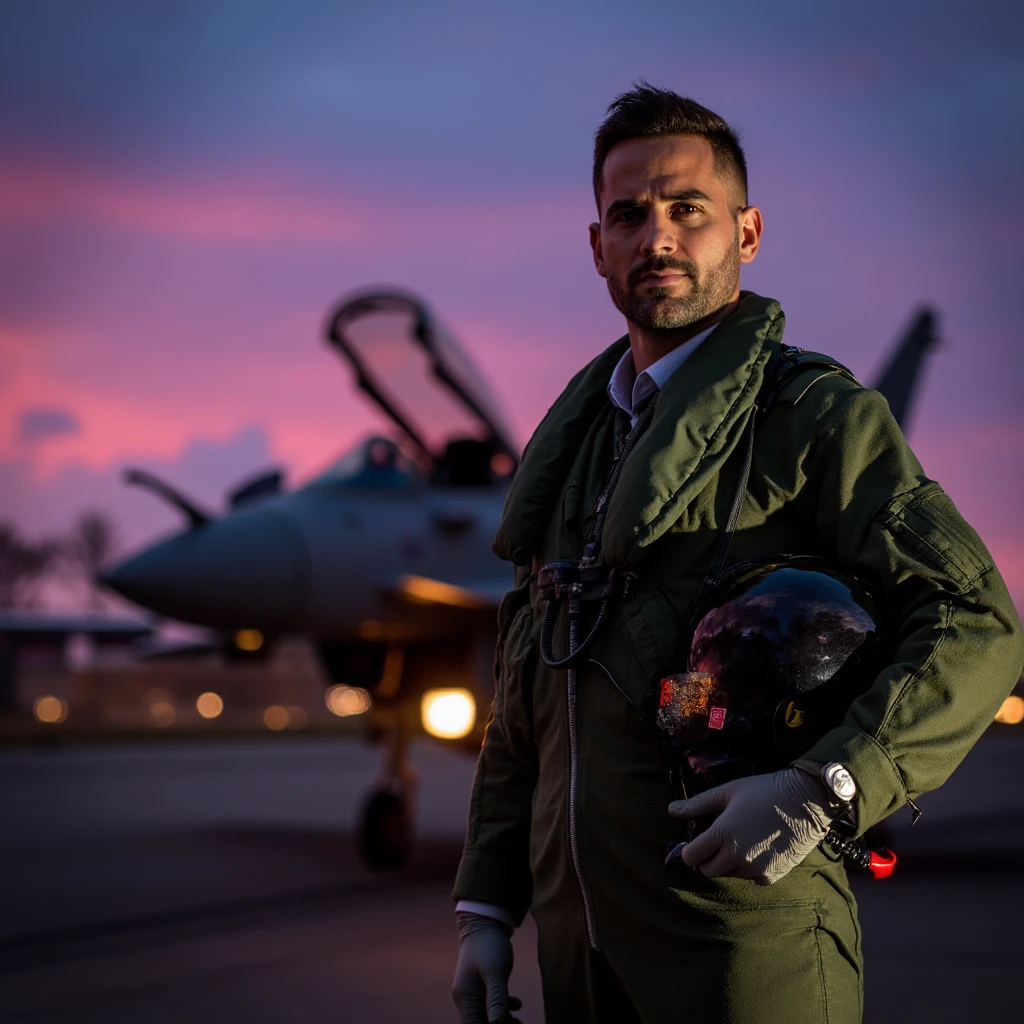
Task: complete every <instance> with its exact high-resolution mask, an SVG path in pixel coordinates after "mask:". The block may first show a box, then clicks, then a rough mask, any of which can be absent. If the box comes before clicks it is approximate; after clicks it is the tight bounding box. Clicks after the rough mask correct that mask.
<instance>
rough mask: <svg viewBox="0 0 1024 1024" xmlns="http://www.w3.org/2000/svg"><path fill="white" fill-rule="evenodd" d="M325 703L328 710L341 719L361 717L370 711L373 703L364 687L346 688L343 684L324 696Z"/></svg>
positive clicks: (331, 689)
mask: <svg viewBox="0 0 1024 1024" xmlns="http://www.w3.org/2000/svg"><path fill="white" fill-rule="evenodd" d="M324 702H325V703H326V704H327V710H328V711H330V712H332V713H333V714H335V715H337V716H338V717H339V718H348V717H350V716H351V715H361V714H363V713H364V712H365V711H369V710H370V705H371V704H372V703H373V701H372V700H371V698H370V695H369V694H368V693H367V692H366V690H364V689H363V688H362V687H359V686H345V685H344V684H343V683H339V684H338V685H337V686H332V687H331V688H330V689H329V690H328V691H327V693H325V694H324Z"/></svg>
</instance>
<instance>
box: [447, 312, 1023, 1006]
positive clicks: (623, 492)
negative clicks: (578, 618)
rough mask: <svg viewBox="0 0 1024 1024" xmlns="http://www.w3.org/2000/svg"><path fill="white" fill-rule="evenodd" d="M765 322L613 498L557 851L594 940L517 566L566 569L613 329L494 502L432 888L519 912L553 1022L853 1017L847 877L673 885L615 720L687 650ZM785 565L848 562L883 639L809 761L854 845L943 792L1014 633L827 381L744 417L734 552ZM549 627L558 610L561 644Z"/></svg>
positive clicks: (711, 357) (676, 404)
mask: <svg viewBox="0 0 1024 1024" xmlns="http://www.w3.org/2000/svg"><path fill="white" fill-rule="evenodd" d="M783 323H784V319H783V314H782V310H781V309H780V307H779V305H778V303H776V302H775V301H773V300H770V299H764V298H761V297H759V296H757V295H754V294H751V293H743V294H742V297H741V301H740V304H739V307H738V309H737V310H736V312H735V313H734V314H733V315H732V316H730V317H729V318H728V319H727V320H725V321H723V322H722V323H721V324H720V325H719V326H718V328H717V329H716V330H715V331H714V332H713V333H712V334H711V335H710V336H709V337H708V338H707V340H705V341H704V342H703V343H702V344H701V345H700V347H699V348H698V349H697V350H696V351H695V352H694V353H693V354H692V355H691V356H690V357H689V358H688V360H687V362H686V363H685V364H684V366H683V367H682V368H681V369H680V370H679V371H678V372H676V373H675V374H673V375H672V376H671V377H670V378H669V380H668V381H667V382H666V383H665V386H664V388H663V389H662V391H661V393H660V394H659V396H658V399H657V404H656V407H655V411H654V416H653V419H652V421H651V424H650V427H649V428H648V430H647V431H646V433H645V434H644V435H643V436H642V438H641V440H640V441H639V443H638V444H637V446H636V448H635V449H634V450H633V452H632V454H631V455H630V456H629V458H628V460H627V461H626V463H625V465H624V468H623V471H622V475H621V478H620V480H619V483H618V486H617V487H616V489H615V492H614V494H613V496H612V498H611V501H610V504H609V509H608V515H607V520H606V524H605V529H604V536H603V556H604V559H605V561H606V562H607V563H608V564H610V565H612V566H617V567H628V568H629V569H630V570H632V571H633V572H635V573H636V582H635V586H634V593H635V596H634V597H633V598H632V599H630V600H627V601H623V602H620V603H618V604H616V606H615V607H614V608H613V610H612V614H611V615H610V616H609V619H608V621H607V622H606V624H605V626H604V628H603V630H602V632H601V635H600V636H599V637H598V639H597V641H596V642H595V644H594V647H593V648H592V650H591V651H590V652H589V654H590V657H592V658H593V659H595V660H596V661H597V662H600V663H601V665H602V666H604V668H601V667H598V666H597V665H596V664H593V663H591V662H585V663H584V664H583V665H582V666H581V668H580V670H579V673H578V693H579V697H578V706H577V712H576V729H577V740H578V744H577V746H578V751H579V760H578V765H579V775H578V779H579V783H578V800H577V822H576V825H577V828H576V833H575V834H576V837H577V839H578V851H579V864H580V866H581V870H582V875H583V879H584V882H583V884H584V887H585V889H586V892H587V905H588V907H589V935H590V936H592V938H593V940H594V942H593V944H592V943H591V942H590V940H589V937H588V920H587V917H588V915H587V914H586V912H585V907H584V902H583V900H582V898H581V889H580V886H579V885H578V883H577V878H576V875H575V874H574V865H573V862H572V857H571V852H570V841H569V839H570V826H569V821H568V812H567V804H568V796H569V793H568V783H569V740H568V724H569V723H568V719H567V702H566V681H565V673H564V672H562V671H553V670H551V669H549V668H547V667H546V666H545V665H544V663H543V661H542V660H541V659H540V658H539V656H538V642H539V632H540V621H541V615H542V612H543V599H542V597H541V595H540V593H539V592H538V589H537V586H536V570H537V568H538V566H540V565H542V564H544V563H545V562H547V561H549V560H551V559H554V558H570V559H574V560H575V559H578V558H579V557H580V555H581V554H582V549H583V545H584V543H585V542H586V540H587V538H588V535H589V531H590V529H591V526H592V524H593V508H594V504H595V501H596V498H597V496H598V494H599V493H600V491H601V489H602V487H603V485H604V482H605V478H606V474H607V471H608V467H609V464H610V461H611V458H612V451H613V444H614V443H615V436H616V430H615V411H614V409H613V407H612V405H611V403H610V402H609V400H608V397H607V394H606V390H605V389H606V385H607V383H608V380H609V378H610V376H611V372H612V368H613V367H614V366H615V363H616V362H617V361H618V359H619V357H620V356H621V355H622V353H623V352H624V351H625V349H626V346H627V344H628V342H627V340H626V339H621V340H620V341H618V342H616V343H615V344H614V345H612V346H611V347H610V348H608V349H607V350H606V351H605V352H603V353H602V354H601V355H599V356H598V357H597V358H596V359H594V360H593V361H592V362H591V363H590V364H589V365H588V366H587V367H585V368H584V369H583V370H582V371H581V372H580V373H579V374H577V375H576V377H574V378H573V380H572V381H571V382H570V383H569V385H568V387H567V388H566V389H565V391H564V392H563V394H562V395H561V397H560V398H559V399H558V400H557V401H556V402H555V404H554V405H553V406H552V408H551V409H550V411H549V412H548V414H547V416H546V417H545V418H544V420H543V421H542V423H541V424H540V426H539V427H538V428H537V430H536V432H535V433H534V436H533V438H532V440H531V441H530V444H529V445H528V447H527V449H526V452H525V453H524V457H523V461H522V464H521V466H520V468H519V470H518V472H517V474H516V478H515V480H514V481H513V484H512V488H511V490H510V492H509V496H508V501H507V503H506V507H505V515H504V518H503V521H502V524H501V527H500V529H499V532H498V536H497V539H496V541H495V550H496V551H497V552H498V554H499V555H501V556H502V557H504V558H507V559H510V560H511V561H513V562H514V563H515V565H516V586H515V589H513V590H512V591H511V592H510V593H509V594H508V595H507V596H506V597H505V599H504V600H503V601H502V604H501V608H500V610H499V628H500V634H499V643H498V649H497V656H496V666H495V671H496V691H495V702H494V707H493V711H492V720H491V723H490V726H489V728H488V730H487V734H486V738H485V740H484V745H483V749H482V751H481V754H480V758H479V761H478V764H477V770H476V775H475V779H474V784H473V791H472V797H471V803H470V810H469V824H468V833H467V839H466V846H465V850H464V853H463V857H462V862H461V864H460V867H459V872H458V877H457V880H456V884H455V888H454V893H453V895H454V896H455V898H456V899H466V900H477V901H481V902H486V903H491V904H497V905H499V906H502V907H504V908H507V909H508V910H509V911H510V912H511V913H512V915H513V916H514V917H515V918H516V919H517V920H521V919H522V917H523V916H524V915H525V913H526V911H527V909H528V908H529V909H530V910H531V911H532V913H533V916H534V918H535V920H536V923H537V930H538V936H539V958H540V967H541V974H542V979H543V989H544V1001H545V1012H546V1017H547V1020H548V1022H549V1024H573V1022H576V1021H579V1022H588V1024H589V1022H604V1021H608V1022H612V1021H614V1022H616V1024H630V1022H636V1021H640V1022H643V1024H668V1022H686V1024H711V1022H733V1024H735V1022H742V1024H761V1022H776V1021H777V1022H779V1024H783V1022H784V1024H802V1022H812V1021H813V1022H821V1021H829V1022H850V1024H853V1022H856V1021H859V1020H860V1019H861V1014H862V1007H861V1001H862V991H863V986H862V961H861V950H860V933H859V928H858V925H857V917H856V906H855V903H854V899H853V896H852V894H851V892H850V889H849V886H848V884H847V880H846V874H845V870H844V868H843V865H842V864H841V863H839V862H837V859H836V858H835V857H834V856H833V855H832V854H831V853H829V852H826V851H825V850H824V849H822V848H820V847H819V848H818V849H816V850H815V851H814V852H813V853H812V854H811V855H810V856H809V857H808V858H807V859H806V860H805V861H804V863H803V864H801V865H800V866H798V867H797V868H795V869H794V870H793V871H792V872H790V874H788V875H787V876H786V877H785V878H783V879H781V880H780V881H778V882H776V883H775V884H774V885H772V886H758V885H756V884H754V883H753V882H751V881H748V880H743V879H733V878H720V879H710V880H709V879H705V878H704V877H703V876H702V875H700V874H699V873H697V872H693V871H687V870H672V869H666V868H665V867H664V866H663V856H664V852H665V843H666V840H668V839H670V838H672V837H673V836H674V835H677V834H678V833H677V829H678V827H679V826H678V823H673V822H672V820H671V819H670V818H669V816H668V814H667V811H666V806H667V804H668V803H669V801H670V800H671V799H672V792H671V789H670V786H669V783H668V778H667V774H666V771H665V769H664V767H663V764H662V762H661V760H660V759H659V755H658V752H657V748H656V736H655V728H654V726H653V725H652V724H650V723H649V722H648V721H645V720H641V718H640V717H639V716H638V715H637V713H636V711H635V710H634V709H633V707H631V704H630V702H632V703H634V704H637V705H639V704H640V702H641V701H642V699H643V697H644V695H645V694H647V693H648V692H650V691H652V690H653V689H655V687H656V683H657V681H658V679H659V678H660V677H661V676H663V675H666V674H669V673H671V672H674V671H680V670H682V669H683V668H684V667H685V664H684V661H685V651H682V650H680V649H679V648H680V645H681V643H682V641H681V639H680V634H681V633H683V632H684V624H685V623H686V621H687V618H688V614H689V610H690V604H691V602H692V601H693V599H694V597H695V595H696V592H697V590H698V588H699V586H700V582H701V580H702V579H703V577H704V574H705V572H706V570H707V567H708V563H709V562H710V560H711V557H712V552H713V549H714V545H715V542H716V540H717V537H718V533H719V529H720V527H721V525H722V523H723V521H724V520H725V518H726V517H727V515H728V508H729V505H730V502H731V500H732V496H733V492H734V489H735V487H736V483H737V480H738V477H739V473H740V469H741V461H742V455H743V453H742V451H737V450H736V449H737V443H738V441H739V440H740V438H741V436H742V434H743V431H744V428H745V426H746V424H747V421H748V418H749V417H750V415H752V411H753V406H754V402H755V398H756V397H757V395H758V390H759V388H760V386H761V383H762V380H763V375H764V371H765V365H766V363H767V362H768V359H769V356H770V355H772V353H773V352H777V350H778V348H779V346H780V343H781V339H782V329H783ZM783 552H785V553H789V554H814V555H820V556H823V557H825V558H828V559H832V560H834V561H836V562H838V563H839V564H841V565H843V566H846V567H848V568H849V569H850V570H851V571H852V572H854V573H855V574H857V575H858V576H860V577H861V578H862V579H864V580H865V581H866V582H867V583H868V584H869V585H870V586H871V587H872V588H873V590H874V592H875V595H876V598H877V599H879V600H880V602H881V605H882V607H883V609H884V611H885V615H886V618H887V621H889V622H891V623H892V624H894V625H895V626H896V627H897V630H898V635H899V639H900V643H899V646H898V650H897V652H896V655H895V657H894V658H893V660H892V663H891V664H890V665H889V666H888V667H887V668H885V670H884V671H882V672H881V673H880V674H879V675H878V677H877V678H876V679H875V681H874V683H873V685H872V686H871V688H870V689H869V690H868V691H867V692H866V693H865V694H864V695H863V696H861V697H859V698H858V699H857V700H856V701H855V702H854V704H853V705H852V706H851V708H850V710H849V712H848V714H847V715H846V718H845V720H844V722H843V724H842V725H841V726H839V727H838V728H836V729H834V730H832V731H831V732H829V733H828V734H827V735H825V736H824V737H823V738H822V739H821V740H820V742H818V743H817V744H815V746H814V747H813V749H811V750H809V751H808V752H807V754H806V758H807V759H808V760H809V761H811V762H816V763H822V762H827V761H838V762H840V763H842V764H843V765H845V766H846V767H847V768H849V770H850V772H851V773H852V775H853V777H854V779H855V780H856V783H857V798H856V815H857V822H858V826H859V828H860V829H861V831H863V830H864V829H867V828H868V827H869V826H871V825H873V824H874V823H875V822H878V821H879V820H881V819H882V818H884V817H885V816H886V815H888V814H891V813H892V812H893V811H895V810H896V809H897V808H899V807H901V806H902V805H903V804H904V803H906V801H907V800H908V799H913V798H914V797H915V796H917V795H918V794H920V793H923V792H925V791H927V790H931V789H934V788H936V787H937V786H939V785H941V784H942V782H943V781H944V780H945V779H946V778H947V776H948V775H949V774H950V772H951V771H952V770H953V769H954V768H955V767H956V766H957V764H958V763H959V762H960V761H961V759H962V758H963V757H964V755H965V754H966V753H967V751H968V750H969V749H970V747H971V746H972V744H973V743H974V742H975V741H976V740H977V738H978V737H979V736H980V735H981V733H982V732H983V730H984V729H985V728H986V726H987V725H988V724H989V723H990V722H991V721H992V717H993V715H994V713H995V711H996V710H997V709H998V707H999V705H1000V703H1001V702H1002V700H1003V699H1004V698H1005V697H1006V695H1007V694H1008V693H1009V691H1010V689H1011V688H1012V686H1013V684H1014V682H1015V681H1016V679H1017V678H1018V676H1019V674H1020V671H1021V667H1022V665H1024V643H1022V631H1021V626H1020V622H1019V620H1018V618H1017V615H1016V613H1015V611H1014V608H1013V605H1012V603H1011V601H1010V598H1009V595H1008V594H1007V591H1006V588H1005V586H1004V584H1003V581H1002V579H1001V578H1000V576H999V573H998V572H997V570H996V569H995V567H994V566H993V564H992V559H991V557H990V556H989V554H988V552H987V551H986V549H985V547H984V545H983V544H982V542H981V540H980V539H979V538H978V536H977V535H976V534H975V532H974V531H973V530H972V529H971V528H970V527H969V526H968V525H967V524H966V523H965V522H964V521H963V519H962V518H961V517H960V515H959V514H958V513H957V511H956V509H955V508H954V506H953V503H952V502H951V501H950V499H949V498H948V497H947V496H946V495H945V494H944V493H943V491H942V489H941V488H940V487H939V485H938V484H937V483H935V482H933V481H931V480H929V479H928V478H927V477H926V476H925V475H924V472H923V471H922V469H921V466H920V465H919V464H918V462H917V459H916V458H915V457H914V455H913V453H912V452H911V451H910V449H909V448H908V446H907V443H906V441H905V440H904V438H903V434H902V433H901V431H900V429H899V427H898V426H897V424H896V423H895V421H894V420H893V418H892V416H891V414H890V412H889V409H888V406H887V404H886V402H885V400H884V398H882V396H881V395H879V394H878V393H877V392H875V391H871V390H868V389H866V388H862V387H860V386H859V385H857V384H856V383H854V382H852V381H850V380H849V379H847V378H846V377H844V376H843V375H841V374H839V373H834V374H829V373H827V372H825V371H823V370H821V369H820V368H817V369H809V370H808V372H807V373H806V374H802V375H801V376H800V377H798V378H797V379H796V380H795V381H794V382H793V383H792V384H791V385H790V386H788V387H787V388H786V390H785V391H784V392H783V393H782V395H780V396H779V398H778V399H777V400H776V401H775V402H774V403H773V405H772V407H771V410H770V411H769V413H768V415H767V416H766V417H765V418H764V420H763V421H762V422H761V423H760V424H759V425H758V428H757V434H756V441H755V450H754V459H753V465H752V470H751V473H750V481H749V484H748V487H747V492H746V495H745V498H744V502H743V506H742V510H741V514H740V518H739V522H738V527H737V531H736V536H735V539H734V541H733V546H732V549H731V554H730V560H731V561H740V560H744V559H748V558H757V557H764V556H769V555H775V554H779V553H783ZM565 632H566V630H565V622H564V614H563V615H562V616H561V617H560V619H559V623H558V627H557V629H556V632H555V650H556V653H557V652H559V651H564V650H565ZM605 669H607V674H606V672H605ZM609 674H610V676H611V677H613V678H614V681H615V683H616V684H617V686H618V687H620V688H621V691H624V692H620V690H619V689H617V688H616V685H613V683H612V681H611V679H610V678H609ZM627 697H628V698H629V700H627ZM593 945H596V947H597V949H594V948H593ZM513 988H514V985H513Z"/></svg>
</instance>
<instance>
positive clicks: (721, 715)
mask: <svg viewBox="0 0 1024 1024" xmlns="http://www.w3.org/2000/svg"><path fill="white" fill-rule="evenodd" d="M724 726H725V708H719V707H714V708H712V709H711V714H710V715H708V728H709V729H721V728H723V727H724Z"/></svg>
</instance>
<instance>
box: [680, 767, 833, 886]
mask: <svg viewBox="0 0 1024 1024" xmlns="http://www.w3.org/2000/svg"><path fill="white" fill-rule="evenodd" d="M830 806H831V802H830V799H829V793H828V790H827V789H826V788H825V785H824V783H822V782H821V781H820V780H819V779H817V778H815V777H814V776H813V775H809V774H807V773H806V772H803V771H801V770H800V769H798V768H784V769H783V770H782V771H779V772H773V773H772V774H771V775H749V776H747V777H746V778H742V779H734V780H733V781H732V782H727V783H725V784H724V785H722V786H716V787H715V788H714V789H709V790H708V791H707V792H705V793H698V794H697V795H696V796H694V797H691V798H690V799H689V800H674V801H673V802H672V803H670V804H669V805H668V813H669V814H671V815H672V816H673V817H674V818H687V819H688V818H700V817H703V816H704V815H707V814H711V813H713V812H714V811H721V812H722V813H721V814H719V815H718V817H717V818H715V820H714V821H713V822H712V823H711V825H709V826H708V829H707V831H706V832H702V833H701V834H700V835H699V836H697V838H696V839H694V840H692V841H691V842H689V843H687V844H686V845H685V846H684V847H683V851H682V858H683V862H684V863H685V864H687V865H688V866H689V867H691V868H697V869H698V870H699V871H700V872H701V874H703V875H705V876H707V877H708V878H720V877H722V876H729V877H732V878H750V879H753V880H754V881H755V882H756V883H757V884H758V885H771V884H772V882H777V881H778V880H779V879H780V878H782V877H783V876H784V875H786V874H788V873H789V872H790V871H791V870H792V869H793V868H795V867H796V866H797V864H799V863H800V862H801V861H802V860H803V859H804V858H805V857H806V856H807V854H809V853H810V852H811V850H813V849H814V848H815V847H816V846H817V845H818V843H820V842H821V841H822V839H824V838H825V833H826V832H828V829H829V825H830V824H831V820H832V816H833V813H832V811H831V810H830Z"/></svg>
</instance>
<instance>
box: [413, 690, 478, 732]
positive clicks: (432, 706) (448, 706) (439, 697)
mask: <svg viewBox="0 0 1024 1024" xmlns="http://www.w3.org/2000/svg"><path fill="white" fill-rule="evenodd" d="M420 714H421V716H422V718H423V728H424V729H426V730H427V732H429V733H430V735H431V736H437V737H438V738H439V739H442V740H457V739H461V738H462V737H463V736H466V735H467V734H468V733H469V732H470V730H471V729H472V728H473V723H474V722H475V721H476V701H475V700H473V694H471V693H470V692H469V690H427V692H426V693H425V694H423V700H422V702H421V704H420Z"/></svg>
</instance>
